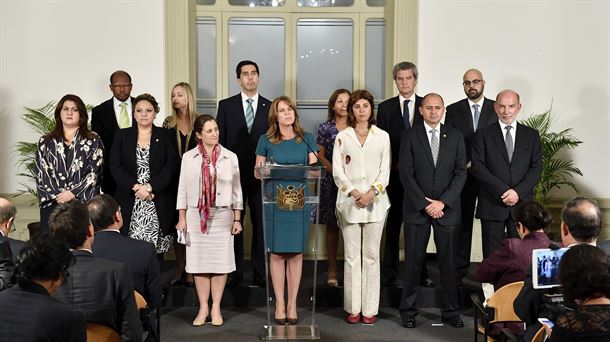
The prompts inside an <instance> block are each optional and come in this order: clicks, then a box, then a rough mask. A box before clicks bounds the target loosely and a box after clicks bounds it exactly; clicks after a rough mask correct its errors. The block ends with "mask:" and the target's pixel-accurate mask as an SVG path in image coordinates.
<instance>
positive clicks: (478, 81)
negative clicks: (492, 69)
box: [462, 80, 483, 87]
mask: <svg viewBox="0 0 610 342" xmlns="http://www.w3.org/2000/svg"><path fill="white" fill-rule="evenodd" d="M481 82H483V80H472V81H464V82H462V84H463V85H464V87H469V86H470V85H471V84H472V85H475V86H476V85H478V84H479V83H481Z"/></svg>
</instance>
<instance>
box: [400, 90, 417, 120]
mask: <svg viewBox="0 0 610 342" xmlns="http://www.w3.org/2000/svg"><path fill="white" fill-rule="evenodd" d="M398 100H399V101H400V111H401V112H402V117H403V118H404V117H405V104H404V102H405V101H406V100H409V103H408V104H407V107H409V127H413V118H414V116H415V114H419V113H415V93H413V94H411V96H410V97H409V98H406V97H403V96H402V95H400V94H399V95H398Z"/></svg>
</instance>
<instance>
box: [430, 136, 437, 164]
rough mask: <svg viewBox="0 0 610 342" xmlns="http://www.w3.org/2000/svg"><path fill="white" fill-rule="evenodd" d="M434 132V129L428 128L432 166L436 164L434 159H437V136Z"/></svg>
mask: <svg viewBox="0 0 610 342" xmlns="http://www.w3.org/2000/svg"><path fill="white" fill-rule="evenodd" d="M436 132H437V131H436V129H431V130H430V134H432V138H431V139H430V149H431V150H432V161H433V162H434V166H436V161H437V160H438V136H437V135H436Z"/></svg>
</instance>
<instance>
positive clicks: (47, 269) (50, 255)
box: [13, 234, 74, 286]
mask: <svg viewBox="0 0 610 342" xmlns="http://www.w3.org/2000/svg"><path fill="white" fill-rule="evenodd" d="M73 263H74V256H73V255H72V253H70V249H69V248H68V245H67V244H66V242H65V241H64V240H63V239H60V238H57V237H54V236H51V235H49V234H43V235H41V236H38V237H36V238H34V239H32V240H29V241H28V242H27V243H26V244H25V246H24V247H23V248H22V249H21V251H20V252H19V256H18V257H17V260H16V263H15V264H16V265H15V270H14V272H13V278H14V281H15V282H16V283H18V284H19V285H21V286H27V285H29V284H31V283H32V282H34V281H45V280H57V279H59V277H61V276H62V275H64V277H66V274H67V273H66V270H67V269H68V267H70V266H71V265H72V264H73Z"/></svg>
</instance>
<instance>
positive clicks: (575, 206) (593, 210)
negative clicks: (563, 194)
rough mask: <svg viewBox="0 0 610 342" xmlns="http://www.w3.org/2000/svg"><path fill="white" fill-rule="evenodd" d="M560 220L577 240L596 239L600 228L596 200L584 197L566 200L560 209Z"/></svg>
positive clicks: (600, 217)
mask: <svg viewBox="0 0 610 342" xmlns="http://www.w3.org/2000/svg"><path fill="white" fill-rule="evenodd" d="M561 220H562V221H563V222H564V223H565V224H566V225H567V226H568V230H569V231H570V234H571V235H572V236H573V237H574V239H575V240H576V241H578V242H591V241H594V240H596V239H597V237H598V236H599V233H600V231H601V228H602V214H601V211H600V210H599V206H598V205H597V202H595V200H592V199H590V198H586V197H574V198H572V199H570V200H569V201H568V202H566V204H565V205H564V207H563V209H562V210H561Z"/></svg>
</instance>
